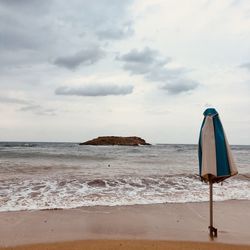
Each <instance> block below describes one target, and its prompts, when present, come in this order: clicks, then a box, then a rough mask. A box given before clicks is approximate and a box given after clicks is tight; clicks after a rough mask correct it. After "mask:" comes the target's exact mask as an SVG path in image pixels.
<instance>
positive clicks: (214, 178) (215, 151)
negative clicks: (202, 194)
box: [198, 108, 238, 183]
mask: <svg viewBox="0 0 250 250" xmlns="http://www.w3.org/2000/svg"><path fill="white" fill-rule="evenodd" d="M203 115H204V119H203V122H202V126H201V130H200V138H199V149H198V150H199V172H200V173H199V174H200V177H201V179H202V180H203V181H205V182H208V181H209V182H212V183H215V182H217V183H218V182H221V181H223V180H225V179H226V178H228V177H230V176H233V175H236V174H237V173H238V172H237V168H236V166H235V163H234V160H233V156H232V153H231V150H230V147H229V144H228V141H227V138H226V135H225V133H224V130H223V127H222V124H221V121H220V118H219V115H218V113H217V111H216V110H215V109H214V108H208V109H206V110H205V112H204V113H203Z"/></svg>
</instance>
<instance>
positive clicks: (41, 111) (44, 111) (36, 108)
mask: <svg viewBox="0 0 250 250" xmlns="http://www.w3.org/2000/svg"><path fill="white" fill-rule="evenodd" d="M19 111H23V112H32V113H34V114H35V115H46V116H54V115H56V112H55V109H49V108H44V107H42V106H41V105H36V104H30V105H26V106H24V107H22V108H20V109H19Z"/></svg>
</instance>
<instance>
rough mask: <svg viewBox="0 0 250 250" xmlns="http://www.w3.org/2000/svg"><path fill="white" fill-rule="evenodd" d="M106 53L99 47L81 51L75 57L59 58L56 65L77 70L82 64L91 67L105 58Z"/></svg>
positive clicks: (55, 62)
mask: <svg viewBox="0 0 250 250" xmlns="http://www.w3.org/2000/svg"><path fill="white" fill-rule="evenodd" d="M104 54H105V53H104V51H103V50H102V49H100V48H99V47H93V48H88V49H85V50H81V51H79V52H77V53H75V54H73V55H69V56H62V57H58V58H57V59H56V60H55V61H54V64H55V65H57V66H60V67H65V68H68V69H76V68H77V67H79V66H80V65H81V64H83V65H91V64H94V63H95V62H97V61H99V60H100V59H101V58H103V57H104Z"/></svg>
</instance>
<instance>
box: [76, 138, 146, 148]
mask: <svg viewBox="0 0 250 250" xmlns="http://www.w3.org/2000/svg"><path fill="white" fill-rule="evenodd" d="M79 145H94V146H98V145H112V146H113V145H120V146H139V145H150V144H149V143H147V142H146V141H145V140H144V139H142V138H140V137H137V136H129V137H122V136H100V137H97V138H95V139H93V140H90V141H86V142H82V143H80V144H79Z"/></svg>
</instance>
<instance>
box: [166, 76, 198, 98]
mask: <svg viewBox="0 0 250 250" xmlns="http://www.w3.org/2000/svg"><path fill="white" fill-rule="evenodd" d="M198 85H199V83H198V82H195V81H192V80H188V79H178V80H173V81H171V82H169V83H166V84H165V85H163V86H162V87H161V88H162V89H164V90H167V91H168V93H170V94H172V95H177V94H180V93H183V92H189V91H191V90H194V89H196V88H197V87H198Z"/></svg>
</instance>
